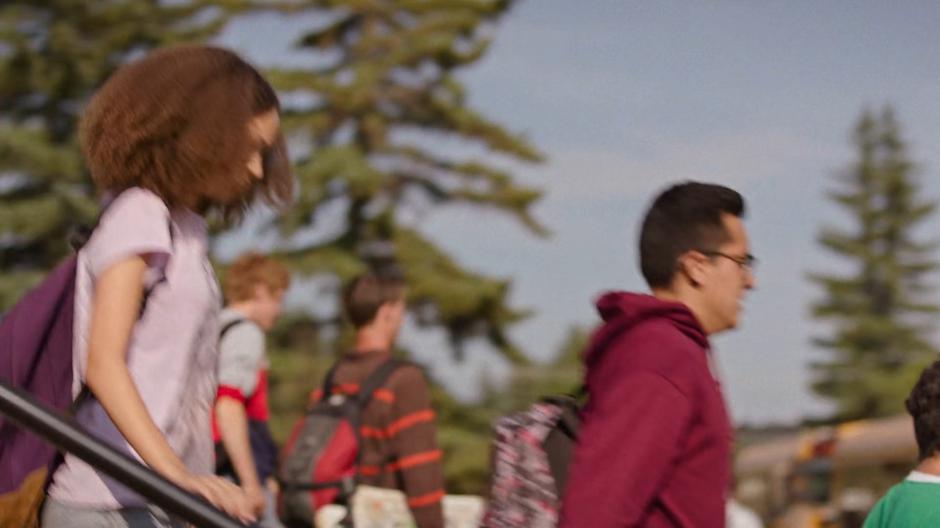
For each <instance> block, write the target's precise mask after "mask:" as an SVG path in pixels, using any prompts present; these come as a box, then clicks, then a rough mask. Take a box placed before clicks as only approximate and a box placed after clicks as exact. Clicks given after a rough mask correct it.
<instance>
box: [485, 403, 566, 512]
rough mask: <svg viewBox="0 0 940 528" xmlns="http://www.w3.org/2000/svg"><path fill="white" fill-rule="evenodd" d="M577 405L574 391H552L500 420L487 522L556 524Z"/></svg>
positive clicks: (494, 448) (494, 451) (496, 428)
mask: <svg viewBox="0 0 940 528" xmlns="http://www.w3.org/2000/svg"><path fill="white" fill-rule="evenodd" d="M579 408H580V404H579V402H578V399H577V398H576V397H574V396H550V397H547V398H544V399H542V400H541V401H540V402H538V403H536V404H534V405H532V407H530V408H529V409H528V410H526V411H523V412H520V413H517V414H513V415H510V416H504V417H502V418H500V419H499V420H497V422H496V424H495V427H494V429H495V435H496V437H495V439H494V442H493V459H492V477H491V482H490V498H489V504H488V506H487V511H486V514H485V515H484V517H483V523H482V527H483V528H517V527H519V528H521V527H526V528H550V527H554V526H556V525H557V524H558V514H559V511H560V509H561V498H562V496H563V493H564V489H565V482H566V480H567V476H568V462H569V460H570V458H571V452H572V450H573V448H574V444H575V441H576V439H577V435H578V426H579V424H580V421H579V418H578V411H579Z"/></svg>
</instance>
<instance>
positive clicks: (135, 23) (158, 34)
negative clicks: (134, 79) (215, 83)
mask: <svg viewBox="0 0 940 528" xmlns="http://www.w3.org/2000/svg"><path fill="white" fill-rule="evenodd" d="M213 4H220V3H219V2H208V1H204V0H194V1H190V2H173V3H171V4H170V3H167V2H159V1H144V0H126V1H114V2H97V1H89V2H82V1H75V0H45V1H33V0H14V1H7V2H3V3H0V312H2V310H4V309H5V308H7V307H9V306H10V305H11V304H12V303H13V302H15V301H16V300H17V299H18V298H19V297H20V296H21V295H22V294H23V292H24V291H25V290H26V289H28V288H30V287H31V286H32V285H34V284H36V282H37V281H38V280H39V279H41V278H42V276H43V275H44V274H45V272H46V271H48V270H49V268H51V267H52V266H54V265H55V264H56V263H57V262H59V261H60V260H61V259H62V257H63V256H64V255H66V254H67V253H68V252H69V247H68V243H67V238H68V233H69V231H70V229H71V228H72V227H73V226H75V225H76V224H79V223H89V222H90V221H92V220H93V219H94V217H95V214H96V212H97V205H96V203H95V201H94V199H93V198H92V194H93V193H92V186H91V183H90V180H89V177H88V174H87V171H86V170H85V168H84V165H83V162H82V159H81V154H80V152H79V148H78V140H77V137H76V125H77V118H78V116H79V113H80V111H81V108H82V107H83V105H84V103H85V101H86V100H87V99H88V97H89V96H90V95H91V94H92V93H93V91H94V90H95V89H96V88H97V87H98V86H100V85H101V84H102V83H103V82H104V80H105V79H106V78H107V77H108V76H109V75H110V74H111V73H112V72H113V71H114V70H115V69H116V68H117V67H118V66H120V65H121V64H122V63H123V62H125V61H126V60H127V59H128V58H129V57H133V56H135V55H137V54H140V53H143V52H145V51H146V50H148V49H150V48H153V47H155V46H159V45H163V44H171V43H178V42H185V41H193V40H197V41H198V40H203V39H205V38H207V37H209V36H210V35H212V34H214V33H215V32H216V31H217V30H219V29H220V28H221V27H222V25H223V24H224V23H225V21H226V18H227V14H228V11H227V10H223V9H220V8H219V7H211V8H210V6H212V5H213ZM222 4H226V3H225V2H223V3H222ZM226 5H227V4H226Z"/></svg>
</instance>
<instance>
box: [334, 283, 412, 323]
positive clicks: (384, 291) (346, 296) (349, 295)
mask: <svg viewBox="0 0 940 528" xmlns="http://www.w3.org/2000/svg"><path fill="white" fill-rule="evenodd" d="M404 298H405V281H404V280H403V279H402V278H401V277H399V276H394V275H378V274H375V273H364V274H362V275H359V276H358V277H356V278H355V279H353V280H352V282H350V283H349V285H348V286H347V287H346V290H345V291H344V292H343V312H344V313H345V314H346V318H347V319H348V320H349V322H350V323H352V325H353V326H354V327H356V328H362V327H363V326H366V325H367V324H369V323H371V322H372V321H373V320H374V319H375V315H376V313H378V311H379V308H381V307H382V305H383V304H386V303H390V302H395V301H400V300H404Z"/></svg>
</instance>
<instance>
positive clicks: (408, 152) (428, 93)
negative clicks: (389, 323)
mask: <svg viewBox="0 0 940 528" xmlns="http://www.w3.org/2000/svg"><path fill="white" fill-rule="evenodd" d="M510 3H511V2H509V1H505V0H436V1H427V0H421V1H396V2H390V1H379V0H375V1H368V2H362V1H358V0H333V1H321V2H311V4H314V5H315V7H314V8H313V10H314V11H315V12H317V13H319V14H321V15H322V17H321V20H325V21H328V22H327V23H325V24H323V25H322V27H319V28H317V29H316V30H314V31H311V32H310V33H308V34H306V35H305V36H304V37H303V38H302V40H301V42H300V44H299V45H300V46H301V49H303V50H306V52H307V53H309V54H310V56H311V57H312V58H313V59H314V60H313V61H312V62H314V63H316V64H319V66H318V67H315V68H312V69H302V68H301V69H288V70H285V69H281V70H275V71H271V72H269V73H270V76H271V79H272V80H273V82H274V83H275V85H276V86H277V87H278V88H279V90H281V91H282V93H286V94H288V97H287V100H288V102H290V101H294V104H292V105H291V104H288V105H287V109H286V112H285V118H284V126H285V128H286V129H287V131H288V133H289V134H290V135H291V137H293V138H294V143H293V144H294V145H298V144H299V141H298V138H303V139H304V140H305V141H308V143H307V144H309V146H310V148H309V149H302V150H307V151H308V152H306V153H305V154H304V155H301V156H300V157H299V159H298V161H297V164H296V166H295V173H296V176H297V178H298V180H299V183H300V187H299V199H298V203H297V204H296V205H295V207H294V208H293V209H292V210H291V211H290V212H289V213H288V214H287V215H286V216H285V217H283V218H282V219H280V224H279V225H280V228H281V230H282V233H283V234H285V235H286V236H288V237H290V242H289V243H288V246H287V247H289V249H287V250H286V251H284V252H283V256H284V257H285V258H286V259H287V261H288V262H289V263H290V264H291V265H292V267H293V269H294V270H295V271H296V272H298V273H299V274H301V275H303V276H320V277H322V276H330V277H334V278H338V279H339V280H340V281H345V280H347V279H349V278H350V277H351V276H353V275H354V274H356V273H358V272H360V271H362V270H364V269H366V268H367V267H368V266H369V259H370V258H371V257H372V256H374V254H375V253H376V250H375V248H380V249H379V251H378V252H379V253H380V254H381V255H380V258H381V259H384V260H387V261H393V262H394V263H396V264H397V266H398V267H400V269H402V270H403V271H404V274H405V276H406V280H407V282H408V285H409V307H410V313H411V315H412V316H413V319H414V320H415V321H416V322H417V323H418V324H419V325H421V326H426V327H443V328H444V329H446V330H447V332H448V335H449V336H450V338H451V340H452V344H453V345H454V346H453V350H454V351H455V353H456V354H457V355H458V357H459V354H460V352H461V349H462V348H461V344H462V343H463V342H465V340H466V339H467V338H470V337H477V336H483V337H485V338H486V339H488V341H489V342H490V343H491V344H492V345H494V346H495V347H496V348H498V349H499V350H500V351H501V352H502V353H504V354H505V355H506V356H507V357H508V358H510V359H511V360H513V361H516V362H524V361H525V356H524V355H523V354H522V353H521V352H520V350H519V349H518V348H517V347H516V346H515V345H514V344H513V343H512V342H511V340H510V339H509V337H508V335H507V332H506V329H507V327H508V326H509V325H510V324H512V323H513V322H516V321H518V320H520V319H521V318H522V317H524V316H525V315H526V314H525V312H523V311H520V310H517V309H513V308H511V307H510V306H509V303H508V300H507V297H508V295H509V281H508V280H500V279H494V278H491V277H487V276H485V275H482V274H480V273H475V272H472V271H469V270H467V269H466V268H464V267H463V266H461V265H460V264H459V263H457V262H455V261H454V260H453V259H452V258H451V257H450V256H448V255H447V254H446V253H445V252H444V251H443V250H441V249H440V248H439V247H438V246H437V245H435V244H434V243H433V242H432V241H430V240H429V239H428V238H427V237H425V236H424V235H423V234H422V233H421V232H420V231H419V229H418V228H417V225H416V224H417V220H416V218H420V217H421V216H422V215H423V214H424V213H425V212H426V211H427V210H428V209H429V208H431V207H434V206H439V205H445V204H468V205H471V206H477V207H479V208H481V209H490V210H496V211H501V212H504V213H508V214H510V215H513V216H514V217H515V218H518V219H519V221H520V222H521V223H522V224H523V225H524V226H526V227H527V228H529V229H530V230H531V231H532V232H534V233H536V234H539V235H541V234H543V233H544V229H543V228H542V227H541V226H540V225H539V224H538V223H537V222H536V221H535V220H534V219H533V218H532V216H531V213H530V207H531V206H532V204H533V203H534V202H535V201H536V200H537V199H538V198H539V196H540V193H539V192H538V191H536V190H533V189H530V188H526V187H523V186H520V185H517V184H516V183H515V182H514V181H513V177H512V176H511V175H510V174H509V173H507V172H506V171H504V170H501V169H499V168H497V167H496V166H494V165H493V164H492V163H490V159H489V158H491V157H495V156H493V155H497V154H498V155H502V156H503V157H504V158H506V159H509V160H512V159H515V160H522V161H527V162H536V161H539V160H540V159H541V155H540V154H539V153H538V152H537V151H536V150H535V148H534V147H532V146H531V145H530V144H529V143H528V142H527V141H525V140H524V139H523V138H522V137H520V136H517V135H513V134H510V133H508V132H506V131H504V130H503V129H502V128H500V127H499V126H498V125H496V124H494V123H492V122H490V121H489V120H487V119H486V118H485V117H483V116H482V115H480V114H479V113H477V112H475V111H474V110H472V109H471V108H469V106H468V105H467V102H466V94H465V93H464V89H463V87H462V86H461V83H460V82H459V80H458V79H457V73H458V72H459V70H460V69H462V68H464V67H467V66H469V65H472V64H473V63H475V62H476V61H478V60H479V59H480V58H481V57H482V56H483V54H484V52H485V51H486V50H487V48H488V46H489V44H490V38H491V33H492V29H493V25H494V24H495V22H496V21H497V20H498V19H499V18H500V17H501V16H502V15H504V14H505V13H506V11H507V10H508V9H509V6H510ZM307 5H308V4H305V3H301V4H300V5H299V6H298V5H297V4H288V5H287V6H286V7H284V9H288V10H294V9H304V10H310V8H309V7H307ZM297 101H306V103H309V104H306V105H300V104H297ZM454 140H456V141H454ZM442 144H444V145H443V146H442ZM454 145H460V146H459V147H457V148H456V149H454V148H451V147H452V146H454ZM467 145H470V146H473V147H474V148H477V149H479V148H480V147H482V148H483V149H484V150H485V151H486V152H487V158H488V159H487V160H486V162H484V161H482V160H479V159H472V158H471V157H469V156H468V155H467V154H466V150H467V149H466V148H465V147H466V146H467ZM454 150H459V151H461V152H462V153H455V152H453V151H454ZM324 226H327V227H324ZM311 230H313V231H315V232H316V233H318V236H309V232H310V231H311ZM305 234H306V235H307V236H304V235H305ZM310 240H315V241H314V242H310Z"/></svg>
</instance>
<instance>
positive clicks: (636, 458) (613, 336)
mask: <svg viewBox="0 0 940 528" xmlns="http://www.w3.org/2000/svg"><path fill="white" fill-rule="evenodd" d="M743 215H744V200H743V199H742V198H741V195H740V194H738V193H737V192H735V191H733V190H731V189H728V188H726V187H722V186H719V185H711V184H704V183H695V182H689V183H683V184H680V185H676V186H674V187H671V188H670V189H668V190H666V191H665V192H663V193H662V194H660V195H659V197H657V198H656V200H655V201H654V202H653V205H652V207H651V208H650V210H649V211H648V212H647V214H646V218H645V220H644V221H643V227H642V230H641V233H640V264H641V268H642V272H643V277H644V278H645V279H646V282H647V283H648V284H649V286H650V288H651V290H652V295H641V294H635V293H626V292H612V293H607V294H605V295H603V296H602V297H601V298H600V300H599V301H598V302H597V309H598V311H599V312H600V315H601V317H602V318H603V320H604V323H603V325H602V326H601V327H600V328H598V330H597V331H596V332H595V333H594V335H593V337H592V341H591V343H590V345H589V347H588V349H587V351H586V353H585V366H586V385H587V389H588V395H589V399H588V403H587V405H586V406H585V408H584V411H583V416H582V419H583V425H582V428H581V432H580V434H579V438H578V445H577V447H576V449H575V454H574V458H573V461H572V464H571V467H570V476H569V479H568V483H567V486H566V488H565V495H564V504H563V507H562V520H561V526H562V527H564V528H584V527H591V528H607V527H611V528H613V527H618V528H619V527H632V526H644V527H683V528H685V527H688V528H723V527H724V526H725V493H726V491H727V489H728V482H729V479H730V471H731V440H732V428H731V423H730V421H729V418H728V414H727V411H726V409H725V404H724V399H723V396H722V393H721V387H720V385H719V383H718V380H717V378H716V377H715V374H714V371H713V369H712V357H711V350H710V348H709V343H708V336H710V335H711V334H714V333H717V332H721V331H723V330H728V329H730V328H734V327H735V326H737V323H738V314H739V312H740V310H741V303H742V300H743V297H744V293H745V292H746V291H747V290H749V289H751V288H753V287H754V284H755V281H754V275H753V274H752V268H753V265H754V257H753V256H751V254H750V246H749V244H748V238H747V234H746V232H745V230H744V224H743V223H742V221H741V218H742V216H743Z"/></svg>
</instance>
